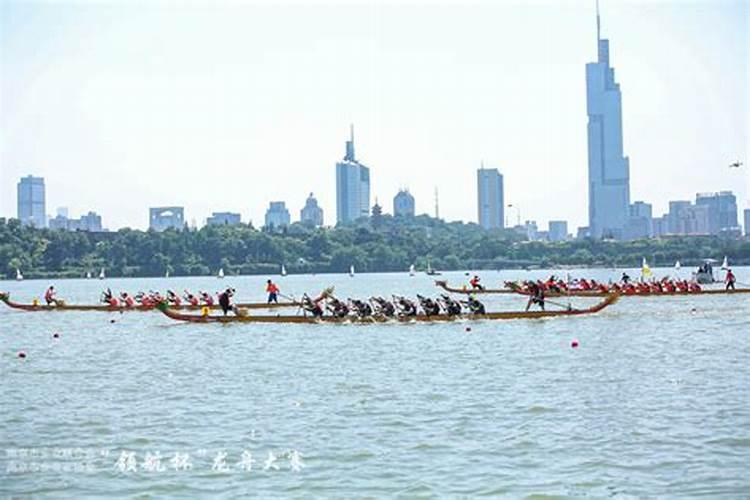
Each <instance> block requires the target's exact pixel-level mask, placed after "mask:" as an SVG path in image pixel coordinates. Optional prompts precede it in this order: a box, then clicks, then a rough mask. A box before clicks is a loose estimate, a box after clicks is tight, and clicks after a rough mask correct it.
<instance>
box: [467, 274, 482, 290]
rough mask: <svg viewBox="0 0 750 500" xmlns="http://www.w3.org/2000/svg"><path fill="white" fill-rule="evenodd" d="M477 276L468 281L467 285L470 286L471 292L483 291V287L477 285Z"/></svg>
mask: <svg viewBox="0 0 750 500" xmlns="http://www.w3.org/2000/svg"><path fill="white" fill-rule="evenodd" d="M479 281H480V280H479V276H477V275H476V274H475V275H474V277H473V278H471V280H469V284H470V285H471V289H472V290H484V287H483V286H482V285H481V284H480V283H479Z"/></svg>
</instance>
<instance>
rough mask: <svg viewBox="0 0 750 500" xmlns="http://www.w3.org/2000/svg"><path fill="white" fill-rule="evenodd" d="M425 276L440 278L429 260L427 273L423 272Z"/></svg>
mask: <svg viewBox="0 0 750 500" xmlns="http://www.w3.org/2000/svg"><path fill="white" fill-rule="evenodd" d="M425 274H427V275H428V276H440V273H439V272H437V271H435V270H434V269H433V268H432V264H430V261H429V260H428V261H427V271H425Z"/></svg>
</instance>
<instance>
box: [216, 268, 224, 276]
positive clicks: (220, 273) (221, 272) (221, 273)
mask: <svg viewBox="0 0 750 500" xmlns="http://www.w3.org/2000/svg"><path fill="white" fill-rule="evenodd" d="M216 277H217V278H219V279H221V278H223V277H224V268H223V267H222V268H221V269H219V274H217V275H216Z"/></svg>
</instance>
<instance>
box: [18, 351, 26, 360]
mask: <svg viewBox="0 0 750 500" xmlns="http://www.w3.org/2000/svg"><path fill="white" fill-rule="evenodd" d="M18 357H19V358H21V359H23V358H25V357H26V353H25V352H23V351H18Z"/></svg>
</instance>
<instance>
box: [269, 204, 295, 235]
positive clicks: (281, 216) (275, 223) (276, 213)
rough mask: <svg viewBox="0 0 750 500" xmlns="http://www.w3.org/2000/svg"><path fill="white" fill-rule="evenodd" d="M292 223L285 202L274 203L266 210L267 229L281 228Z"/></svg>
mask: <svg viewBox="0 0 750 500" xmlns="http://www.w3.org/2000/svg"><path fill="white" fill-rule="evenodd" d="M290 223H291V217H290V216H289V210H287V208H286V203H284V202H283V201H272V202H271V203H270V204H269V205H268V210H266V227H268V228H280V227H283V226H288V225H289V224H290Z"/></svg>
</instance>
